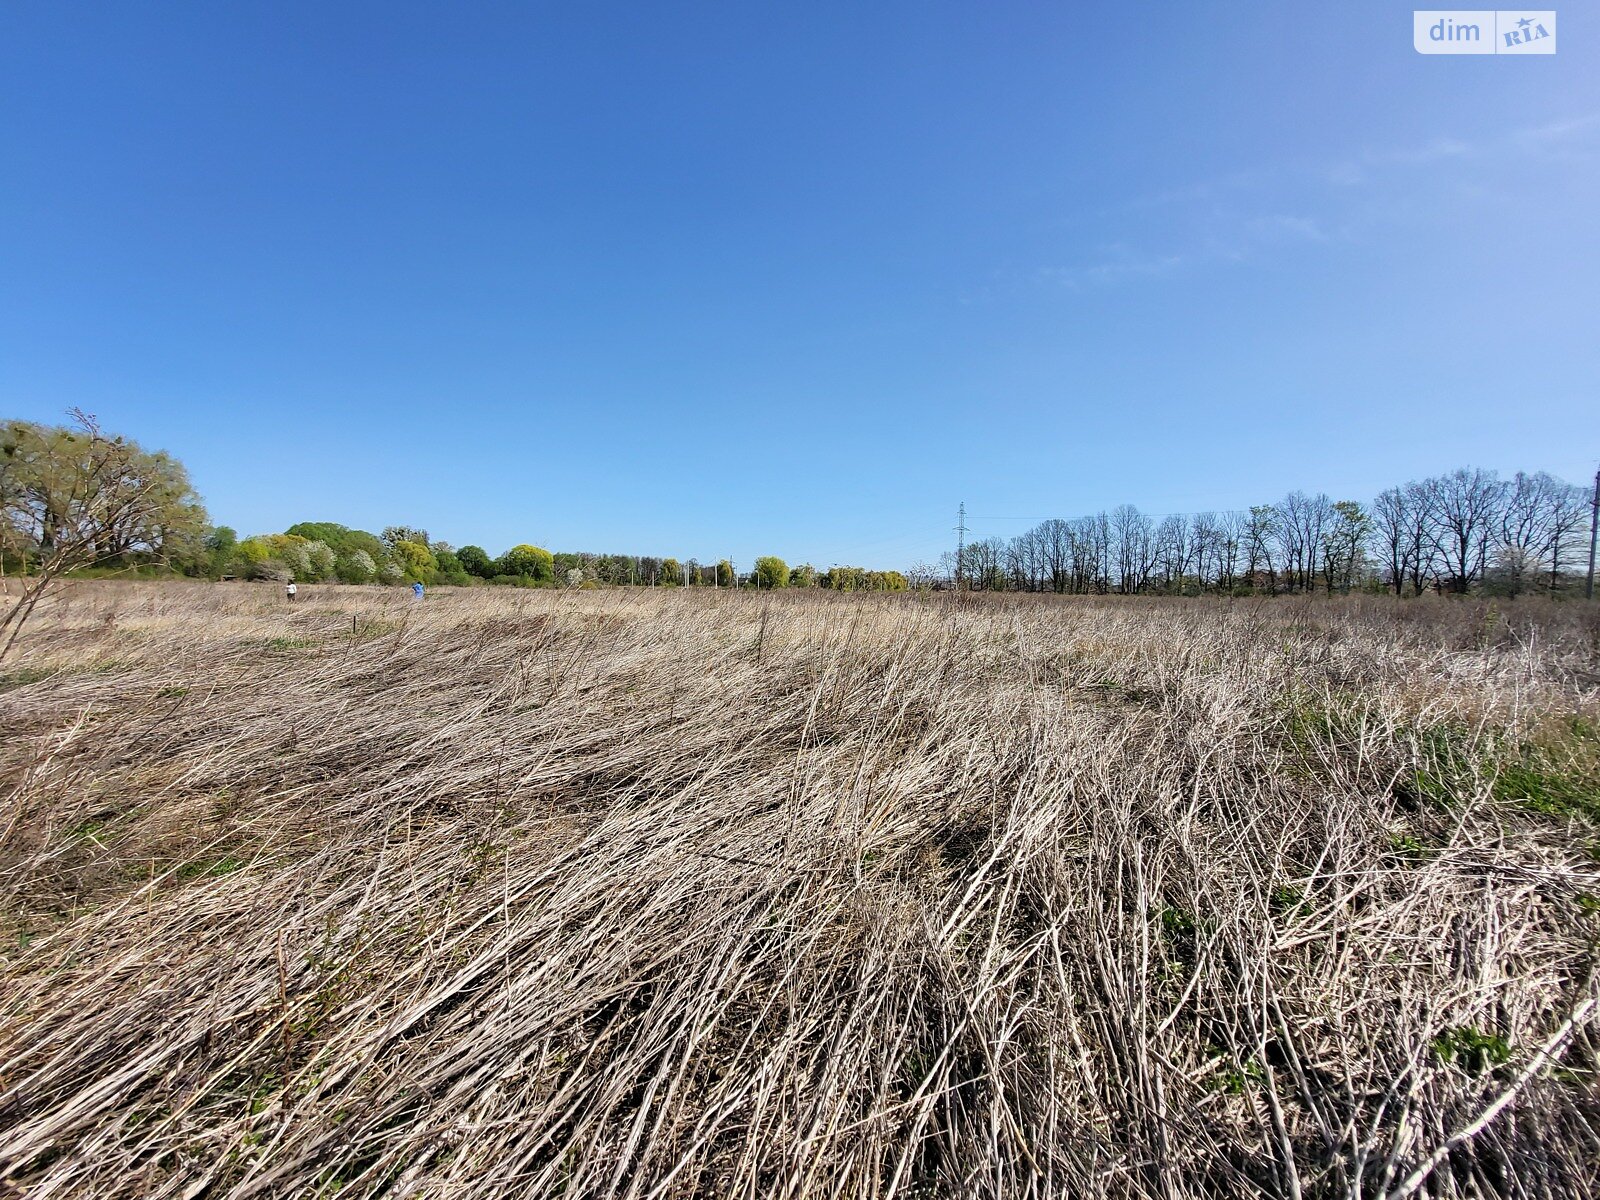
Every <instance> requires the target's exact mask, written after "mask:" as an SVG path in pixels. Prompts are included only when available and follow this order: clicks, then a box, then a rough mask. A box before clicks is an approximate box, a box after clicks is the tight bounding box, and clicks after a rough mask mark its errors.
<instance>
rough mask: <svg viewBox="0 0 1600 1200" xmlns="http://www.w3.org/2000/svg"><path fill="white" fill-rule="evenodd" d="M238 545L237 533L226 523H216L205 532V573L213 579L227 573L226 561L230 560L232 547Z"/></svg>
mask: <svg viewBox="0 0 1600 1200" xmlns="http://www.w3.org/2000/svg"><path fill="white" fill-rule="evenodd" d="M238 545H239V535H238V533H237V532H236V531H234V530H233V529H231V528H230V527H229V526H227V525H218V526H217V527H216V528H215V529H213V530H212V531H211V532H210V533H208V534H206V540H205V547H206V556H207V559H208V562H207V567H206V572H207V574H209V575H210V576H211V577H212V578H213V579H216V578H217V577H218V576H221V575H225V574H227V572H228V563H229V562H231V561H232V559H233V552H234V549H235V548H236V547H237V546H238Z"/></svg>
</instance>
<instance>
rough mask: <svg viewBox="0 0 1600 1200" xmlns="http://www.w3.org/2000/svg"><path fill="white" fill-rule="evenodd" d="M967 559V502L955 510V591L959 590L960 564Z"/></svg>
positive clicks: (963, 502)
mask: <svg viewBox="0 0 1600 1200" xmlns="http://www.w3.org/2000/svg"><path fill="white" fill-rule="evenodd" d="M966 557H967V502H966V501H965V500H963V501H962V502H961V507H959V508H958V509H956V591H958V592H959V591H960V590H961V569H962V567H961V564H962V560H963V559H965V558H966Z"/></svg>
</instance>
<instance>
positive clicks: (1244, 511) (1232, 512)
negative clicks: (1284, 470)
mask: <svg viewBox="0 0 1600 1200" xmlns="http://www.w3.org/2000/svg"><path fill="white" fill-rule="evenodd" d="M1091 515H1098V514H1091ZM1139 515H1140V516H1143V517H1150V518H1151V519H1153V520H1154V519H1160V520H1166V518H1168V517H1248V516H1249V515H1250V509H1248V508H1203V509H1200V510H1199V511H1198V512H1173V513H1147V512H1141V513H1140V514H1139ZM972 519H973V520H974V521H1034V522H1040V521H1059V520H1062V519H1063V518H1061V517H991V516H986V515H978V514H974V515H973V517H972Z"/></svg>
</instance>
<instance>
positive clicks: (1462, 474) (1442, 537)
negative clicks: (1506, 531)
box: [1428, 467, 1506, 592]
mask: <svg viewBox="0 0 1600 1200" xmlns="http://www.w3.org/2000/svg"><path fill="white" fill-rule="evenodd" d="M1428 487H1429V490H1430V491H1431V493H1432V495H1433V499H1434V514H1433V515H1434V521H1435V524H1436V526H1437V530H1438V544H1439V547H1440V550H1441V552H1442V554H1443V558H1444V569H1445V572H1446V577H1447V579H1448V582H1449V586H1450V590H1451V591H1454V592H1466V591H1469V590H1470V589H1471V588H1472V585H1473V584H1475V583H1476V582H1477V581H1478V580H1480V579H1481V578H1482V577H1483V571H1484V566H1485V564H1486V563H1487V561H1488V557H1489V543H1490V541H1491V539H1492V538H1493V536H1494V534H1495V532H1496V531H1497V529H1498V527H1499V526H1500V515H1501V511H1502V507H1503V504H1504V501H1505V494H1506V486H1505V484H1503V483H1501V482H1500V480H1499V478H1498V477H1497V476H1496V475H1495V473H1494V472H1493V471H1486V470H1484V469H1483V468H1482V467H1471V468H1467V467H1463V468H1461V469H1460V470H1456V471H1452V472H1451V473H1450V474H1449V475H1440V476H1438V477H1436V478H1434V479H1430V480H1428Z"/></svg>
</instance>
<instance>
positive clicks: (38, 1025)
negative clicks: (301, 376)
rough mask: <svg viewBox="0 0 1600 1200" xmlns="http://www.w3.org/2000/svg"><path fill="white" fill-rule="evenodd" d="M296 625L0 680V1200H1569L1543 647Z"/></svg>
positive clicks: (62, 610) (517, 604)
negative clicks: (1108, 1199) (1, 1182)
mask: <svg viewBox="0 0 1600 1200" xmlns="http://www.w3.org/2000/svg"><path fill="white" fill-rule="evenodd" d="M309 600H310V602H309V603H305V604H301V605H298V606H295V607H293V608H291V607H289V606H287V605H285V604H283V603H282V600H281V598H280V596H279V595H278V593H277V591H276V590H275V589H272V590H256V589H253V588H250V587H248V586H244V585H239V586H230V585H217V586H209V587H208V586H182V585H150V586H115V585H82V586H79V587H77V588H76V589H75V590H72V591H70V592H68V593H64V594H63V595H62V596H61V597H59V598H58V599H57V600H56V601H55V602H54V604H53V607H51V608H50V609H49V610H48V611H46V612H43V613H42V614H41V616H40V617H39V619H38V620H37V621H36V623H35V624H34V625H33V626H32V627H31V628H30V630H29V632H28V634H27V636H26V638H25V641H24V643H23V645H22V648H21V654H20V656H19V657H14V658H13V659H10V660H8V661H7V662H6V664H5V670H6V671H7V672H8V675H7V677H6V679H5V681H4V685H5V690H3V691H0V728H3V729H4V730H5V738H4V745H3V749H0V787H3V788H4V792H3V796H4V800H3V809H0V883H3V886H4V891H5V896H6V905H5V910H4V913H3V914H0V921H3V925H4V927H3V929H0V936H3V937H4V939H5V941H4V945H5V947H6V952H5V958H4V963H3V968H0V970H3V981H4V983H3V986H4V993H3V1001H0V1089H3V1092H0V1097H3V1098H0V1177H3V1178H4V1179H5V1180H7V1181H8V1183H9V1186H10V1188H11V1190H12V1194H14V1195H23V1196H27V1197H29V1198H38V1200H44V1198H47V1197H48V1198H55V1197H80V1196H81V1197H108V1198H109V1197H131V1196H159V1197H201V1196H206V1197H223V1196H226V1197H239V1198H244V1197H264V1196H295V1197H331V1196H335V1195H337V1196H339V1197H352V1196H393V1197H402V1196H404V1197H421V1196H428V1197H453V1198H454V1197H461V1198H466V1197H474V1198H476V1197H484V1198H488V1197H495V1198H500V1197H524V1196H526V1197H543V1196H554V1195H561V1196H567V1197H575V1196H620V1197H639V1198H645V1197H669V1196H670V1197H680V1196H698V1195H717V1196H724V1195H727V1196H762V1197H775V1196H781V1197H799V1196H806V1197H823V1196H829V1197H831V1196H866V1197H885V1198H887V1197H892V1196H901V1197H921V1196H944V1195H952V1196H984V1195H995V1196H1000V1195H1003V1196H1118V1197H1146V1196H1148V1197H1163V1198H1169V1200H1170V1198H1176V1197H1214V1196H1234V1195H1238V1196H1251V1195H1260V1196H1285V1197H1322V1196H1374V1197H1377V1196H1385V1195H1388V1196H1404V1195H1408V1194H1412V1193H1418V1194H1426V1195H1431V1196H1485V1195H1507V1196H1511V1195H1515V1196H1524V1195H1526V1196H1579V1195H1584V1194H1593V1189H1595V1188H1596V1187H1597V1186H1600V1170H1597V1167H1596V1163H1597V1162H1600V1130H1597V1124H1596V1122H1597V1117H1600V1089H1597V1084H1596V1080H1597V1075H1596V1069H1597V1066H1596V1064H1597V1052H1600V1031H1597V1017H1596V1007H1595V1006H1596V998H1597V996H1600V984H1597V980H1596V974H1595V959H1596V950H1597V945H1600V943H1597V931H1600V920H1597V918H1596V916H1595V909H1596V908H1597V907H1600V901H1597V900H1596V899H1595V897H1596V896H1597V895H1600V867H1597V863H1596V859H1595V857H1594V848H1595V845H1596V829H1595V827H1594V826H1593V825H1592V824H1590V823H1589V821H1588V820H1587V819H1586V818H1585V817H1584V816H1583V815H1582V813H1581V811H1574V809H1573V808H1572V807H1571V806H1567V807H1562V806H1560V805H1557V806H1554V807H1551V806H1549V805H1546V806H1545V807H1546V808H1549V811H1545V812H1539V811H1533V810H1532V808H1531V807H1530V805H1529V804H1527V803H1521V802H1519V800H1518V798H1517V797H1516V796H1515V795H1508V794H1507V793H1506V791H1505V788H1504V786H1502V785H1499V784H1497V783H1496V777H1495V772H1494V770H1493V769H1492V766H1486V765H1485V764H1488V763H1491V762H1492V761H1493V760H1491V759H1490V758H1489V757H1487V756H1485V755H1481V754H1480V753H1479V750H1480V748H1481V747H1485V746H1491V745H1495V744H1511V743H1513V742H1515V741H1516V740H1517V739H1520V738H1530V739H1537V738H1548V737H1550V736H1555V735H1554V734H1551V732H1550V731H1552V730H1555V731H1557V733H1560V731H1563V730H1566V731H1568V733H1570V737H1571V738H1573V739H1577V741H1574V742H1573V743H1572V745H1573V746H1576V747H1577V748H1576V749H1573V751H1572V753H1573V755H1574V756H1575V757H1574V758H1573V762H1574V763H1577V764H1578V765H1577V766H1574V767H1573V770H1575V771H1576V770H1579V769H1580V767H1581V765H1582V764H1581V762H1580V760H1581V758H1582V747H1581V745H1579V742H1581V740H1582V735H1583V731H1584V730H1586V729H1590V728H1592V726H1589V725H1585V724H1584V721H1585V720H1588V721H1592V720H1593V719H1594V717H1595V711H1596V690H1597V689H1596V684H1597V682H1600V679H1597V676H1596V674H1595V671H1596V668H1597V661H1596V658H1597V645H1600V632H1597V630H1600V626H1597V625H1596V623H1595V620H1594V617H1593V615H1592V610H1591V611H1589V612H1586V611H1585V610H1583V609H1581V608H1579V607H1577V606H1569V607H1564V608H1563V607H1556V606H1549V607H1544V608H1540V607H1536V606H1516V605H1512V606H1504V607H1503V611H1491V610H1490V609H1488V608H1487V607H1485V606H1484V605H1482V604H1476V603H1472V604H1467V603H1463V604H1451V603H1442V602H1441V603H1434V602H1431V601H1422V602H1417V603H1412V604H1396V603H1391V602H1388V601H1385V600H1380V599H1371V600H1353V601H1349V602H1340V603H1335V602H1329V601H1316V602H1309V601H1299V600H1296V601H1288V600H1279V601H1271V602H1269V601H1239V602H1233V603H1228V602H1220V601H1216V602H1214V601H1169V602H1158V601H1127V602H1119V601H1115V600H1109V599H1108V600H1104V601H1095V600H1089V599H1077V600H1069V601H1065V602H1062V601H1054V600H1050V599H1047V598H1046V599H1040V598H1014V599H994V600H989V601H974V602H970V603H965V604H957V603H955V602H954V600H953V598H950V597H932V598H918V597H914V596H912V597H876V598H874V597H839V596H831V595H815V594H789V595H770V594H769V595H761V596H759V597H756V596H749V595H734V594H728V593H708V592H702V591H696V592H693V593H689V592H671V591H666V592H645V591H630V592H603V593H555V592H511V591H503V590H492V591H490V590H477V591H461V592H444V593H440V594H437V595H430V596H429V597H428V599H427V600H426V601H425V602H424V603H421V604H413V603H411V602H410V601H409V598H399V597H394V596H392V595H391V594H390V593H387V592H383V591H377V590H361V589H331V588H330V589H321V590H318V591H317V592H316V594H314V595H313V596H311V597H310V598H309ZM1575 718H1576V719H1575ZM1563 736H1565V735H1563ZM1441 739H1444V743H1443V744H1445V745H1446V751H1444V752H1443V757H1441V751H1440V749H1439V747H1440V745H1441ZM1495 739H1500V742H1496V740H1495ZM1581 807H1582V806H1581V804H1580V805H1579V806H1578V808H1579V809H1580V810H1581ZM0 1190H3V1189H0Z"/></svg>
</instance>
